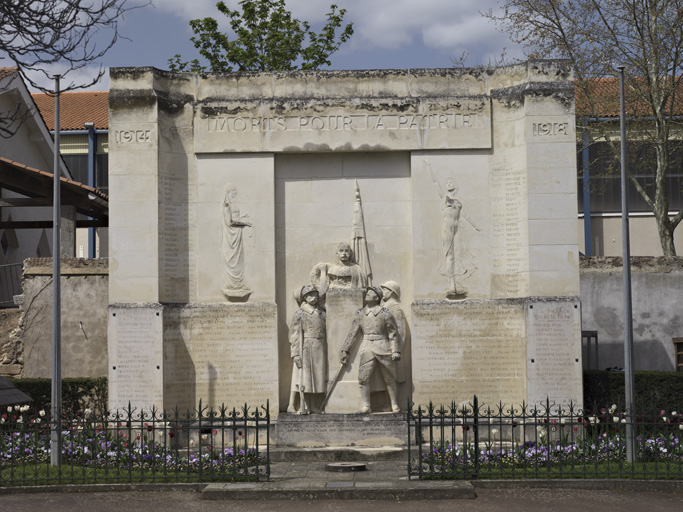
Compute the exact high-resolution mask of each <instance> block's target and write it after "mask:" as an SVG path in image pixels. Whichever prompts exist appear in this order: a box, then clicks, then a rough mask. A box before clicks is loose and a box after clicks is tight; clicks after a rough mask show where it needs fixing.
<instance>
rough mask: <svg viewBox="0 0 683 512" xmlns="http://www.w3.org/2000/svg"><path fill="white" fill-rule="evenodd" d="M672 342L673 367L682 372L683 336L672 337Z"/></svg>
mask: <svg viewBox="0 0 683 512" xmlns="http://www.w3.org/2000/svg"><path fill="white" fill-rule="evenodd" d="M671 341H673V342H674V369H675V370H676V371H677V372H682V373H683V338H672V340H671Z"/></svg>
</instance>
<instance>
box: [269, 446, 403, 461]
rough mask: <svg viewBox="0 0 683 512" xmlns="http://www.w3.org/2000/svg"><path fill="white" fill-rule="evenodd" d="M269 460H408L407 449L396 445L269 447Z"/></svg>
mask: <svg viewBox="0 0 683 512" xmlns="http://www.w3.org/2000/svg"><path fill="white" fill-rule="evenodd" d="M270 461H271V462H372V461H402V462H406V463H407V462H408V449H407V448H405V447H398V446H384V447H368V448H365V447H349V446H327V447H324V448H291V447H284V448H271V449H270Z"/></svg>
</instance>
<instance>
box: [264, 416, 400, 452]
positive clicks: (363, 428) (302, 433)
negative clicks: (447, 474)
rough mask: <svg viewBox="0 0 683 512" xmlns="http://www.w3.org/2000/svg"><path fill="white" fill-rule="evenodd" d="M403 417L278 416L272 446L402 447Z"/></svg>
mask: <svg viewBox="0 0 683 512" xmlns="http://www.w3.org/2000/svg"><path fill="white" fill-rule="evenodd" d="M407 432H408V429H407V426H406V415H405V414H404V413H396V414H394V413H378V414H311V415H304V416H302V415H299V414H285V413H281V414H280V415H279V416H278V419H277V423H276V425H275V433H274V434H275V435H274V436H273V437H274V439H273V441H274V444H275V445H277V446H278V447H283V446H296V447H301V448H320V447H325V446H338V447H341V446H359V447H371V446H375V447H378V446H404V445H406V444H407V442H408V441H407Z"/></svg>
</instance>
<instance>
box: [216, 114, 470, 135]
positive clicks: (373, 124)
mask: <svg viewBox="0 0 683 512" xmlns="http://www.w3.org/2000/svg"><path fill="white" fill-rule="evenodd" d="M208 122H209V126H208V128H209V132H270V131H274V132H277V131H346V130H353V131H362V130H415V129H417V130H444V129H450V130H453V129H463V128H464V129H467V128H476V127H477V124H478V119H477V115H476V114H469V113H467V114H463V113H440V114H400V115H393V114H386V115H385V114H380V115H330V116H279V117H241V116H235V117H212V118H209V119H208Z"/></svg>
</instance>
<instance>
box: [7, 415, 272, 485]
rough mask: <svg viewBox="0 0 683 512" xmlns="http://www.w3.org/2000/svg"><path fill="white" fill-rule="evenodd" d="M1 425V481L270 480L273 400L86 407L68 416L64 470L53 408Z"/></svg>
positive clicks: (64, 430)
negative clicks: (54, 454) (55, 461)
mask: <svg viewBox="0 0 683 512" xmlns="http://www.w3.org/2000/svg"><path fill="white" fill-rule="evenodd" d="M3 409H5V408H3ZM0 422H1V423H0V486H9V485H15V486H21V485H46V484H70V483H133V482H210V481H238V480H239V481H262V480H268V479H269V478H270V434H269V430H270V411H269V404H268V403H266V405H265V406H261V407H257V408H254V409H252V408H249V407H248V406H247V405H245V406H244V407H242V408H240V409H235V408H233V409H227V408H225V407H221V408H220V409H217V410H215V409H210V408H206V407H202V406H201V403H200V406H199V408H197V409H195V410H194V411H186V412H181V411H179V410H175V411H172V412H170V413H169V412H168V411H165V412H162V411H157V410H154V409H152V410H149V411H145V410H142V411H139V410H136V409H134V408H131V407H129V408H128V409H127V410H124V411H117V412H116V413H110V414H108V415H102V416H99V417H98V416H97V415H95V414H94V413H93V412H92V411H90V410H88V409H86V410H84V411H82V412H81V411H79V412H77V413H76V414H75V415H74V416H72V417H69V418H68V419H65V420H63V421H62V424H61V431H62V450H61V459H62V460H61V465H60V466H56V467H53V466H51V464H50V459H51V456H50V451H51V442H50V437H51V436H50V428H51V422H50V419H49V415H48V414H47V412H46V411H30V410H29V408H28V406H24V407H18V406H17V407H10V408H8V409H6V410H3V411H2V417H1V419H0Z"/></svg>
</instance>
